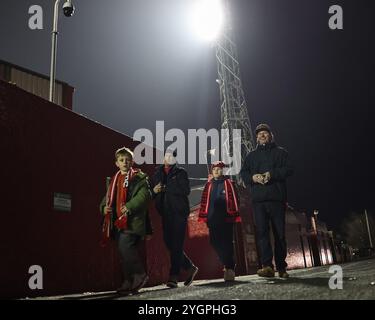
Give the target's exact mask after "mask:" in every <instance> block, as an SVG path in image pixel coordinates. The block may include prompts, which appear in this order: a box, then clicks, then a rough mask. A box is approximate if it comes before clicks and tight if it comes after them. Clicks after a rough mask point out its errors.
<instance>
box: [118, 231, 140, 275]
mask: <svg viewBox="0 0 375 320" xmlns="http://www.w3.org/2000/svg"><path fill="white" fill-rule="evenodd" d="M140 243H141V236H139V235H137V234H134V233H130V232H127V231H122V232H119V233H118V235H117V245H118V250H119V252H120V256H121V266H122V272H123V276H124V280H129V281H131V280H132V278H133V276H134V275H135V274H144V273H145V268H144V266H143V261H142V259H141V257H140V255H139V252H138V248H139V244H140Z"/></svg>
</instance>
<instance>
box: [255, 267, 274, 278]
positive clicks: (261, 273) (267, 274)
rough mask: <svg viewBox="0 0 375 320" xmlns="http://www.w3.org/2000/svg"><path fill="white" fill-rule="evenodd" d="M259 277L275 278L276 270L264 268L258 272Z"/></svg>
mask: <svg viewBox="0 0 375 320" xmlns="http://www.w3.org/2000/svg"><path fill="white" fill-rule="evenodd" d="M257 274H258V276H259V277H265V278H273V277H274V276H275V270H273V268H272V267H263V268H262V269H259V270H258V271H257Z"/></svg>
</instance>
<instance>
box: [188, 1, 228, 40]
mask: <svg viewBox="0 0 375 320" xmlns="http://www.w3.org/2000/svg"><path fill="white" fill-rule="evenodd" d="M192 25H193V29H194V31H195V32H196V34H197V35H198V36H199V37H200V38H202V39H204V40H206V41H213V40H215V39H216V38H217V36H218V35H219V33H220V30H221V27H222V25H223V7H222V5H221V1H220V0H197V1H195V3H194V5H193V10H192Z"/></svg>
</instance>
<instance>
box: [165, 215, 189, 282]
mask: <svg viewBox="0 0 375 320" xmlns="http://www.w3.org/2000/svg"><path fill="white" fill-rule="evenodd" d="M162 224H163V238H164V243H165V245H166V247H167V248H168V251H169V255H170V259H171V267H170V271H169V275H170V276H178V275H179V274H180V270H181V268H183V269H184V270H188V269H190V268H191V267H192V266H193V263H192V262H191V260H190V259H189V257H188V256H187V255H186V253H185V252H184V250H183V248H184V241H185V233H186V225H187V217H185V216H181V215H179V214H171V215H168V214H164V215H163V217H162Z"/></svg>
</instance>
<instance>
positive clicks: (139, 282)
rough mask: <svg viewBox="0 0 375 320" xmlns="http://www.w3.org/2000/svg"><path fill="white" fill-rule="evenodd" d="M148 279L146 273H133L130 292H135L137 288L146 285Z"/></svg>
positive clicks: (139, 288)
mask: <svg viewBox="0 0 375 320" xmlns="http://www.w3.org/2000/svg"><path fill="white" fill-rule="evenodd" d="M148 279H149V278H148V275H147V274H146V273H143V274H135V275H134V280H133V285H132V287H131V292H132V293H137V292H138V291H139V290H141V289H142V288H143V287H144V286H145V285H146V283H147V281H148Z"/></svg>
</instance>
